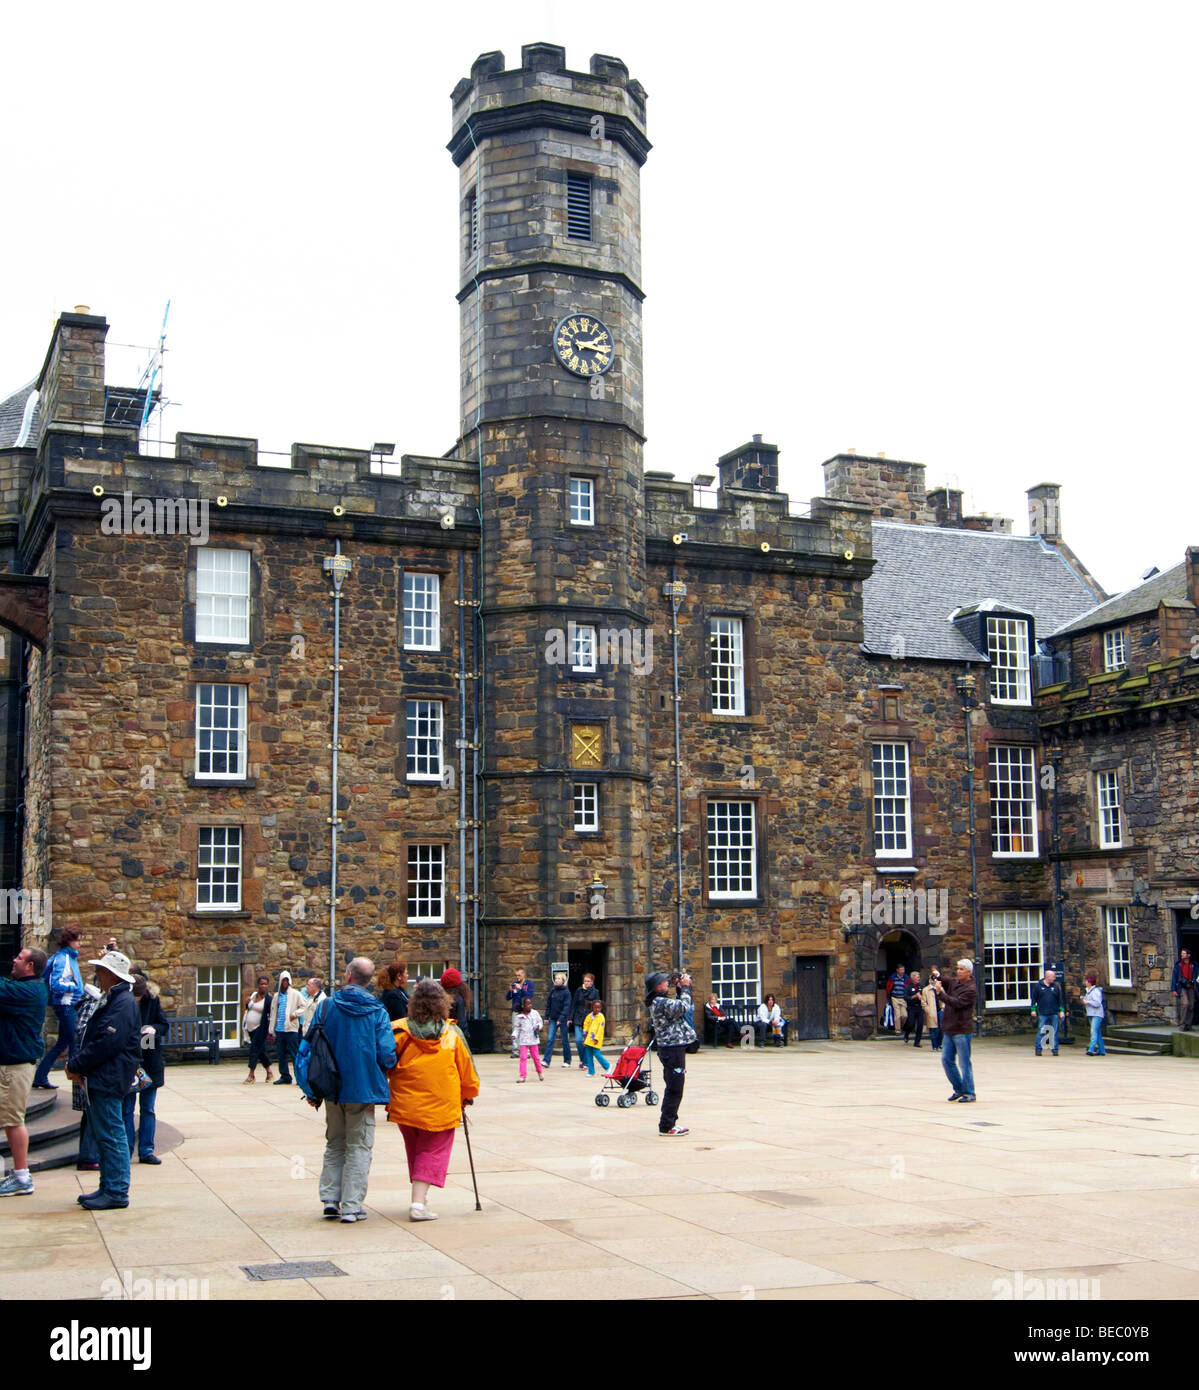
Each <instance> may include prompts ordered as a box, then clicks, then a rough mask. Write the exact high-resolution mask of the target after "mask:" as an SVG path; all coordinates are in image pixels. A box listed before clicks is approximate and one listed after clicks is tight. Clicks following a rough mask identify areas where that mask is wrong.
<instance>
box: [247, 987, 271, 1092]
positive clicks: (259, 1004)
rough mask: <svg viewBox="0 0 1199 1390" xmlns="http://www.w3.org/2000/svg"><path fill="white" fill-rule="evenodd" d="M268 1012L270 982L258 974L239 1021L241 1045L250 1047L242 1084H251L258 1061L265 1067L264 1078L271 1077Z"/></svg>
mask: <svg viewBox="0 0 1199 1390" xmlns="http://www.w3.org/2000/svg"><path fill="white" fill-rule="evenodd" d="M270 1014H271V982H270V980H269V979H268V978H267V977H266V976H265V975H259V977H258V988H257V989H255V991H254V993H253V994H251V995H250V997H249V999H247V1000H246V1012H245V1015H244V1016H243V1018H242V1021H241V1040H242V1045H243V1046H245V1047H248V1048H249V1049H250V1074H249V1076H247V1077H246V1079H245V1081H244V1082H243V1083H242V1084H243V1085H244V1086H253V1084H254V1079H255V1077H254V1073H255V1072H256V1071H257V1069H258V1063H259V1062H261V1063H262V1065H263V1066H264V1067H265V1068H266V1079H267V1080H268V1081H269V1080H270V1079H271V1056H270V1053H269V1052H268V1051H267V1034H268V1033H269V1032H270Z"/></svg>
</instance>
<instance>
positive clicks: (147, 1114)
mask: <svg viewBox="0 0 1199 1390" xmlns="http://www.w3.org/2000/svg"><path fill="white" fill-rule="evenodd" d="M80 943H81V934H80V932H79V931H78V930H75V929H72V928H66V929H64V931H63V933H62V939H61V944H60V946H59V949H58V950H57V951H56V952H55V953H54V954H53V955H52V956H50V957H47V955H46V953H45V952H44V951H42V950H39V949H38V948H36V947H24V948H23V949H22V950H20V951H19V952H18V954H17V955H16V956H15V957H14V959H13V962H12V974H11V976H10V977H9V978H7V979H4V978H0V1126H3V1128H4V1131H5V1135H6V1138H7V1141H8V1144H9V1148H10V1152H11V1155H12V1171H11V1172H10V1173H9V1174H8V1175H7V1176H6V1177H4V1179H3V1181H0V1196H20V1195H28V1194H31V1193H32V1192H33V1179H32V1176H31V1174H30V1170H29V1165H28V1153H29V1138H28V1130H27V1129H26V1124H25V1114H26V1110H27V1108H28V1104H29V1100H30V1095H31V1092H32V1091H34V1090H56V1089H57V1087H56V1086H54V1084H53V1083H52V1082H51V1081H50V1072H51V1069H52V1067H53V1066H54V1065H55V1063H56V1062H57V1061H58V1060H59V1058H60V1057H62V1056H63V1055H64V1054H65V1055H66V1075H67V1078H68V1080H70V1081H71V1082H72V1087H73V1091H72V1103H73V1105H74V1106H75V1108H76V1109H79V1110H81V1111H82V1123H81V1128H80V1152H79V1163H78V1167H79V1168H80V1169H81V1170H88V1171H90V1170H94V1171H98V1172H99V1174H100V1177H99V1187H98V1189H97V1190H96V1191H95V1192H91V1193H86V1194H83V1195H81V1196H80V1197H79V1198H78V1201H79V1203H80V1205H81V1206H83V1207H85V1208H86V1209H88V1210H107V1209H112V1208H121V1207H127V1206H128V1205H129V1186H130V1164H131V1159H132V1156H133V1154H134V1153H135V1152H136V1153H137V1155H138V1161H139V1162H140V1163H143V1164H150V1165H156V1164H159V1163H160V1162H161V1159H159V1158H158V1156H157V1155H156V1153H155V1151H154V1141H155V1129H156V1115H155V1099H156V1096H157V1093H158V1091H159V1090H160V1089H161V1088H162V1086H163V1085H164V1082H165V1056H164V1051H165V1049H164V1044H165V1042H166V1037H167V1031H168V1021H167V1018H166V1016H165V1015H164V1013H163V1011H162V1005H161V1003H160V1002H159V999H158V997H157V993H156V991H155V990H154V988H153V986H152V985H151V984H150V982H149V980H148V979H147V978H146V976H145V975H144V974H143V973H142V972H140V971H135V970H134V969H133V967H132V964H131V962H130V960H129V958H128V956H126V955H125V954H124V953H122V952H121V951H120V950H119V949H118V948H117V943H116V941H115V939H112V938H110V939H109V940H108V941H107V943H106V945H105V947H104V949H103V951H102V952H101V953H100V954H99V955H98V956H97V957H96V958H94V959H91V960H88V961H87V962H86V964H87V965H89V966H90V967H91V968H92V970H93V971H94V976H93V979H92V980H91V981H90V982H85V980H84V978H83V971H82V970H81V968H80V959H79V954H80V949H81V945H80ZM514 973H515V978H514V979H513V981H512V984H511V987H510V988H509V990H508V994H507V999H508V1002H509V1004H510V1006H511V1009H512V1049H513V1051H512V1055H513V1057H514V1058H518V1059H519V1062H520V1075H519V1077H518V1078H517V1079H518V1082H524V1081H525V1080H526V1079H527V1069H528V1063H529V1061H532V1062H533V1064H534V1067H535V1070H536V1072H537V1075H538V1077H539V1078H540V1079H542V1080H544V1069H545V1068H547V1067H549V1065H550V1063H551V1061H552V1059H553V1054H554V1050H555V1047H556V1046H557V1040H558V1038H559V1037H560V1038H561V1040H562V1053H563V1062H562V1065H563V1066H564V1067H566V1068H568V1069H569V1068H570V1067H571V1065H572V1056H571V1042H572V1040H573V1042H574V1043H575V1046H576V1048H577V1051H578V1056H579V1062H578V1067H579V1069H580V1070H586V1071H587V1072H588V1074H589V1075H591V1076H594V1075H595V1074H596V1071H597V1070H598V1071H599V1072H601V1073H602V1074H603V1075H604V1076H605V1077H607V1076H609V1075H610V1074H611V1072H612V1067H611V1066H610V1065H609V1064H608V1062H607V1061H606V1059H605V1057H604V1054H603V1046H604V1042H605V1029H606V1026H607V1025H606V1019H605V1016H604V1003H603V1000H602V999H601V998H600V996H599V991H598V990H597V989H596V987H595V977H594V976H593V975H592V974H590V973H588V974H585V975H584V976H583V979H582V984H581V985H580V986H579V987H578V988H577V989H575V990H574V991H573V992H572V991H571V990H570V989H569V988H568V987H567V977H566V975H565V974H564V973H557V974H555V975H554V977H553V986H552V988H551V990H550V993H549V997H548V999H547V1001H546V1005H545V1018H544V1020H543V1018H542V1015H541V1014H540V1013H539V1012H538V1011H537V1009H536V1008H535V1007H534V994H535V987H534V984H533V982H532V981H531V980H529V979H528V977H527V975H526V972H525V971H524V970H523V969H520V970H517V971H515V972H514ZM372 984H373V985H374V986H375V987H376V989H377V994H376V993H373V992H372V989H371V986H372ZM1085 984H1086V987H1085V990H1084V991H1083V992H1082V994H1081V1002H1082V1004H1083V1008H1084V1011H1085V1013H1086V1016H1087V1019H1088V1023H1089V1029H1090V1036H1089V1041H1088V1046H1087V1055H1088V1056H1100V1057H1101V1056H1104V1055H1105V1052H1106V1049H1105V1047H1104V1043H1103V1034H1102V1023H1103V1019H1104V1016H1105V1013H1106V1007H1105V1001H1104V992H1103V988H1102V986H1101V985H1100V984H1099V982H1098V977H1097V974H1096V972H1095V971H1088V972H1087V974H1086V976H1085ZM691 986H692V982H691V977H690V976H689V975H687V974H673V975H671V974H665V973H662V972H656V973H654V974H651V975H650V976H649V977H648V979H647V981H646V995H645V1005H646V1016H647V1027H648V1032H649V1038H650V1039H652V1040H653V1043H654V1045H655V1046H656V1049H657V1052H658V1058H659V1063H660V1065H661V1067H662V1072H663V1079H664V1085H663V1097H662V1106H661V1111H660V1114H659V1132H660V1133H662V1134H663V1135H671V1136H677V1135H684V1134H686V1133H688V1131H687V1129H686V1128H685V1127H682V1126H680V1125H679V1123H678V1112H679V1106H680V1104H681V1101H682V1096H683V1087H684V1080H685V1075H686V1056H687V1054H688V1053H689V1052H691V1051H694V1050H696V1048H697V1047H698V1039H697V1036H696V1033H695V1030H694V1028H693V1026H692V1019H693V1016H694V1007H693V1004H692V998H691ZM1171 989H1172V991H1173V993H1174V995H1175V997H1176V998H1177V999H1178V1006H1179V1015H1180V1026H1181V1027H1182V1028H1183V1029H1184V1030H1186V1029H1190V1028H1191V1026H1192V1018H1193V1010H1194V993H1195V989H1196V970H1195V966H1194V964H1193V962H1192V961H1191V957H1190V954H1189V952H1188V951H1186V950H1183V951H1182V952H1181V954H1180V959H1179V961H1178V963H1177V964H1176V965H1175V967H1174V973H1173V976H1172V979H1171ZM887 994H888V999H889V1001H890V1007H891V1008H892V1010H893V1015H894V1018H895V1020H896V1028H897V1030H898V1031H900V1032H901V1033H902V1036H903V1041H904V1043H905V1044H906V1043H907V1042H908V1041H909V1040H910V1041H912V1044H913V1046H914V1047H920V1046H921V1039H922V1035H923V1030H924V1028H925V1026H927V1028H928V1032H929V1042H930V1044H931V1046H932V1047H933V1048H936V1049H938V1050H939V1052H940V1057H941V1063H942V1066H943V1069H944V1071H945V1075H946V1077H947V1078H948V1080H949V1082H950V1085H951V1088H952V1091H951V1094H950V1095H949V1097H948V1099H949V1100H950V1101H951V1102H957V1103H970V1102H973V1101H975V1099H976V1094H975V1086H974V1074H973V1064H972V1058H971V1040H972V1037H973V1034H974V1027H975V1007H976V1003H977V998H978V992H977V986H976V983H975V980H974V965H973V962H971V961H969V960H960V961H958V962H957V965H956V968H955V971H954V975H953V977H952V978H944V977H943V976H942V974H941V972H940V970H938V969H936V968H933V969H932V970H931V971H930V972H929V978H928V981H927V983H926V982H924V981H923V978H922V974H921V972H920V971H919V970H913V971H911V973H910V974H909V973H908V972H907V971H906V969H905V968H904V967H903V966H902V965H901V966H898V967H897V968H896V970H895V971H894V973H893V974H892V975H891V977H890V978H889V979H888V981H887ZM47 1006H49V1007H50V1008H51V1009H52V1010H53V1013H54V1016H55V1019H56V1021H57V1036H56V1038H55V1040H54V1041H53V1042H52V1043H51V1044H50V1045H49V1047H47V1048H45V1049H43V1046H42V1029H43V1026H44V1022H45V1013H46V1008H47ZM1030 1006H1031V1012H1032V1015H1033V1017H1034V1019H1035V1020H1036V1025H1037V1026H1036V1030H1035V1033H1034V1047H1035V1052H1036V1055H1037V1056H1038V1057H1039V1056H1042V1055H1043V1054H1044V1051H1045V1049H1046V1048H1048V1049H1049V1050H1050V1052H1051V1053H1052V1055H1053V1056H1057V1055H1058V1047H1059V1029H1060V1026H1061V1023H1062V1021H1063V1020H1064V1019H1065V1017H1066V999H1065V994H1064V991H1063V988H1062V986H1061V984H1060V983H1059V982H1058V979H1057V976H1056V973H1055V972H1054V971H1053V970H1046V971H1045V972H1044V974H1043V976H1042V977H1041V979H1040V980H1038V981H1037V982H1036V983H1035V984H1034V986H1033V988H1032V991H1031V998H1030ZM471 1007H472V998H471V992H470V989H469V986H468V985H467V984H466V982H465V981H464V980H463V977H462V975H461V972H460V971H458V970H457V969H455V968H450V969H447V970H446V971H444V972H443V974H442V975H441V977H440V980H435V979H431V978H429V979H420V980H418V981H417V982H416V984H415V986H412V987H411V992H410V985H409V979H408V968H407V966H406V965H405V964H403V963H402V962H396V963H393V964H391V965H388V966H386V967H384V969H383V970H382V971H380V972H379V974H378V975H377V976H376V974H375V968H374V965H373V964H372V962H371V961H369V960H367V959H365V958H364V957H358V958H356V959H355V960H353V961H351V962H350V964H349V966H348V967H347V970H346V974H345V981H344V985H343V987H342V988H341V989H339V990H337V991H336V992H335V993H334V994H333V995H332V996H330V995H327V994H326V992H325V990H324V987H323V981H322V980H321V979H320V977H318V976H315V975H314V976H310V977H309V978H308V979H307V980H306V981H305V983H304V986H303V988H302V989H296V988H295V987H294V986H293V983H292V977H291V974H290V972H289V971H287V970H283V971H281V972H280V974H279V976H278V979H277V981H276V983H275V986H274V987H273V988H272V985H271V980H270V977H269V976H267V975H261V976H259V978H258V980H257V982H256V986H255V989H254V990H253V992H252V993H251V994H250V995H249V997H248V998H247V999H246V1001H245V1008H244V1012H243V1016H242V1021H241V1037H242V1042H243V1044H244V1045H245V1046H246V1047H248V1049H249V1074H248V1076H247V1077H246V1080H245V1083H244V1084H246V1085H252V1084H253V1083H254V1081H255V1080H256V1072H257V1068H258V1067H259V1066H262V1067H263V1068H264V1070H265V1074H266V1080H267V1081H274V1084H275V1085H288V1084H290V1083H291V1082H292V1079H293V1078H292V1075H291V1068H292V1065H293V1064H294V1066H295V1072H296V1076H295V1079H296V1080H297V1081H298V1083H299V1086H300V1089H301V1090H302V1091H303V1093H304V1095H305V1097H306V1099H307V1100H308V1102H309V1104H310V1105H312V1106H314V1107H319V1106H320V1105H322V1104H323V1105H324V1106H325V1154H324V1161H323V1165H322V1170H321V1177H320V1184H319V1197H320V1201H321V1206H322V1214H323V1215H324V1216H325V1217H326V1218H330V1219H332V1218H338V1219H340V1220H341V1221H344V1222H357V1221H362V1220H365V1219H366V1215H367V1213H366V1211H365V1208H364V1202H365V1198H366V1191H367V1181H368V1178H369V1172H370V1164H371V1153H372V1148H373V1143H374V1126H375V1107H376V1106H377V1105H384V1106H386V1114H387V1118H388V1119H389V1120H391V1121H392V1122H393V1123H395V1124H396V1125H397V1127H398V1128H399V1130H400V1133H401V1135H402V1137H403V1140H404V1147H405V1152H406V1154H407V1158H408V1168H409V1178H410V1181H411V1189H412V1190H411V1200H410V1204H409V1218H410V1220H413V1221H432V1220H436V1219H437V1215H436V1213H435V1212H433V1211H431V1210H430V1208H429V1205H428V1194H429V1190H430V1189H431V1188H443V1187H444V1186H445V1182H446V1177H447V1173H448V1169H449V1163H450V1158H451V1154H452V1150H453V1142H454V1134H455V1131H456V1130H457V1129H458V1127H459V1125H460V1124H465V1119H466V1115H465V1107H467V1106H469V1105H471V1104H472V1102H473V1101H474V1099H475V1098H476V1097H477V1096H478V1094H479V1078H478V1074H477V1072H476V1070H475V1067H474V1062H473V1059H472V1057H471V1052H470V1047H469V1044H468V1042H467V1038H466V1034H465V1032H464V1029H465V1028H466V1027H467V1024H468V1020H469V1018H470V1014H471ZM704 1013H705V1018H706V1019H707V1020H708V1021H709V1022H710V1023H711V1024H712V1025H713V1028H714V1032H715V1040H716V1042H717V1043H718V1044H719V1043H720V1042H721V1041H722V1034H723V1042H724V1044H725V1045H726V1046H730V1047H733V1046H736V1045H737V1043H736V1041H735V1036H734V1034H735V1030H740V1029H742V1028H743V1027H748V1026H750V1025H749V1024H746V1025H742V1024H740V1023H738V1022H734V1021H733V1020H732V1019H731V1018H730V1016H729V1011H728V1010H726V1008H725V1006H724V1005H722V1003H721V1001H720V1000H719V999H718V998H717V996H716V995H715V994H711V995H709V998H708V1002H707V1004H706V1006H705V1010H704ZM547 1023H548V1027H545V1025H546V1024H547ZM752 1026H753V1027H754V1029H755V1031H756V1033H757V1035H758V1037H759V1039H761V1040H763V1041H764V1040H765V1039H766V1038H767V1037H769V1036H772V1035H773V1036H778V1034H779V1033H780V1032H781V1031H782V1030H783V1029H785V1027H786V1020H785V1019H784V1018H783V1017H782V1014H781V1012H780V1010H779V1007H778V1003H777V1001H776V1000H775V998H774V996H773V995H771V994H767V995H765V996H764V997H763V999H762V1002H761V1004H760V1006H759V1007H758V1009H757V1016H756V1018H755V1019H754V1020H752ZM543 1028H545V1038H544V1042H543V1041H542V1039H541V1033H542V1029H543ZM746 1036H747V1035H744V1034H742V1040H743V1041H744V1040H745V1038H746ZM647 1042H648V1039H647ZM272 1047H274V1048H275V1049H276V1052H277V1056H278V1060H279V1071H280V1075H279V1078H278V1079H277V1080H275V1079H274V1078H273V1077H272V1075H271V1056H270V1049H271V1048H272ZM330 1076H333V1077H334V1078H335V1082H330V1081H329V1077H330Z"/></svg>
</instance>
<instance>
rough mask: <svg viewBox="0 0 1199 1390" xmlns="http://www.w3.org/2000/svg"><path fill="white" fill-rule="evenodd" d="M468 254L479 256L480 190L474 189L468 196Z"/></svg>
mask: <svg viewBox="0 0 1199 1390" xmlns="http://www.w3.org/2000/svg"><path fill="white" fill-rule="evenodd" d="M466 254H467V255H468V256H477V255H478V254H479V190H478V189H477V188H472V189H471V191H470V192H469V193H468V194H467V195H466Z"/></svg>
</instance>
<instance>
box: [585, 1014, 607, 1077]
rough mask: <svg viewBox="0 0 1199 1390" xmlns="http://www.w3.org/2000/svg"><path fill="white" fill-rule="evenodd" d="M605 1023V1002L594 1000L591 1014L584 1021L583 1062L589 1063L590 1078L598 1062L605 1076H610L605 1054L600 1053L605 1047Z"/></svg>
mask: <svg viewBox="0 0 1199 1390" xmlns="http://www.w3.org/2000/svg"><path fill="white" fill-rule="evenodd" d="M604 1022H605V1020H604V1001H603V1000H602V999H593V1000H592V1001H591V1012H590V1013H589V1014H588V1015H587V1017H586V1018H585V1019H584V1020H583V1060H584V1061H585V1062H586V1063H587V1075H588V1076H594V1075H595V1064H596V1062H598V1063H599V1064H600V1070H601V1071H602V1072H603V1074H604V1075H605V1076H607V1075H608V1074H609V1073H608V1066H607V1063H606V1062H605V1061H604V1054H603V1053H602V1052H601V1051H600V1048H601V1047H603V1045H604Z"/></svg>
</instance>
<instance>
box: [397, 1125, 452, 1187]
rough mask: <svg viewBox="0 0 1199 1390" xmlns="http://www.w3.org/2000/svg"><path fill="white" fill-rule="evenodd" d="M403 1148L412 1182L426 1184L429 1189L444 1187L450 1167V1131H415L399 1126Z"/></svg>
mask: <svg viewBox="0 0 1199 1390" xmlns="http://www.w3.org/2000/svg"><path fill="white" fill-rule="evenodd" d="M400 1133H401V1134H402V1135H403V1136H404V1148H405V1149H407V1151H408V1177H409V1180H410V1181H412V1182H427V1183H428V1184H429V1186H430V1187H444V1186H445V1175H446V1173H447V1172H448V1171H449V1167H450V1151H451V1150H452V1149H453V1147H454V1131H453V1130H452V1129H417V1128H415V1126H413V1125H401V1126H400Z"/></svg>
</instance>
